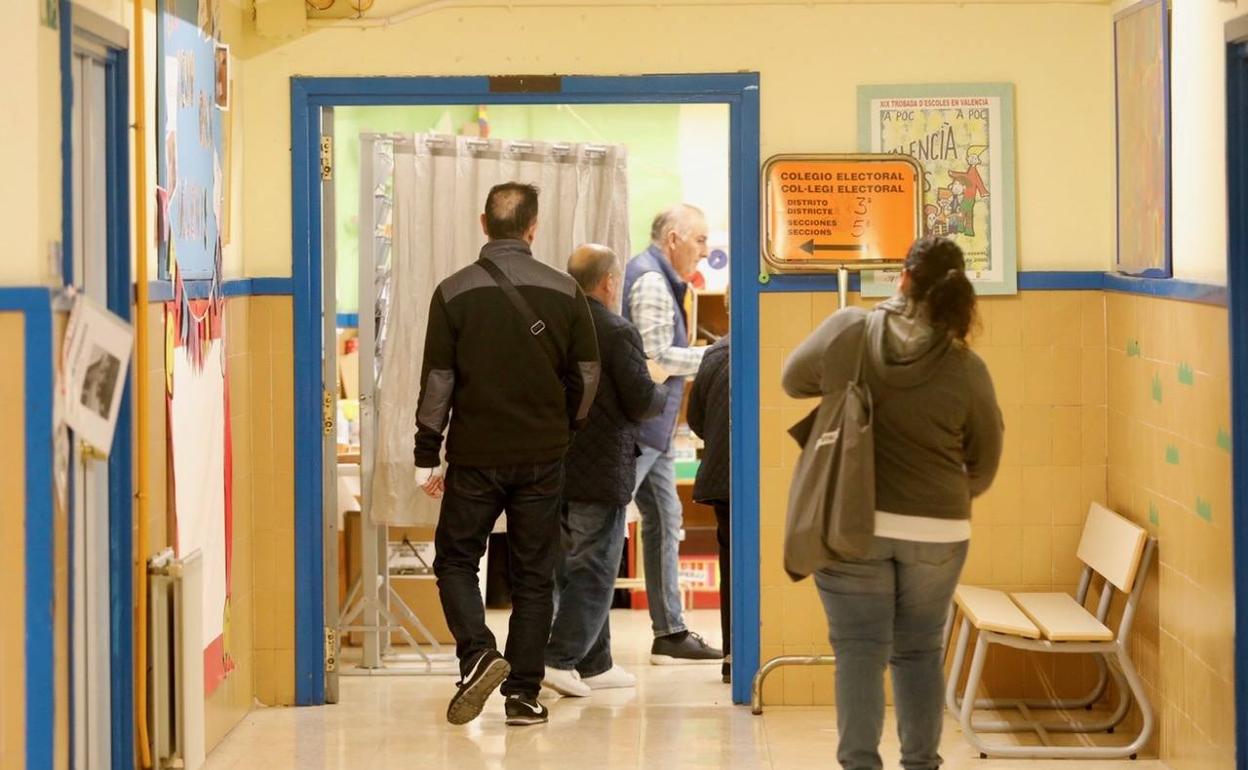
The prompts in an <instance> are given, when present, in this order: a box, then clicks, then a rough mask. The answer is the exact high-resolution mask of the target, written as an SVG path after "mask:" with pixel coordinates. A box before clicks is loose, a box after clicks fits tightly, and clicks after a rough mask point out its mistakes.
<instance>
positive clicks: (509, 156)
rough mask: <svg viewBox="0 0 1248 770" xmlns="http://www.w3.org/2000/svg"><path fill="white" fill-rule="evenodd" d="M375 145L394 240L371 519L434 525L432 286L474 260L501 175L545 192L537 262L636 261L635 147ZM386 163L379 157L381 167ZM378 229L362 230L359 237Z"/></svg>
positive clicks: (382, 311) (408, 139)
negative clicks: (420, 451)
mask: <svg viewBox="0 0 1248 770" xmlns="http://www.w3.org/2000/svg"><path fill="white" fill-rule="evenodd" d="M378 153H381V154H383V156H384V154H386V153H392V158H393V194H392V200H393V221H392V237H393V248H392V249H391V251H390V253H389V258H388V261H389V264H388V270H385V269H384V268H383V269H382V270H381V271H380V273H379V280H378V284H379V285H378V286H377V289H378V291H377V296H378V298H379V300H382V301H379V302H378V303H377V306H378V315H379V318H378V321H379V327H380V329H379V334H378V335H377V339H378V343H377V350H376V356H377V357H378V359H379V365H378V367H377V390H376V394H375V403H376V414H377V430H376V432H375V434H374V435H375V436H376V446H375V455H374V457H375V462H374V465H373V469H374V470H373V479H372V487H371V492H372V495H371V506H370V507H371V516H372V518H373V521H375V522H377V523H378V524H387V525H390V526H428V525H432V524H434V523H436V521H437V515H438V505H437V502H436V501H431V500H429V499H428V498H427V497H425V496H424V495H423V494H421V493H420V490H419V488H418V487H417V486H416V483H415V479H414V474H413V461H412V450H413V442H414V435H415V425H416V419H415V415H416V403H417V400H418V398H419V395H420V387H421V382H420V373H421V361H422V357H423V352H424V347H425V326H426V320H427V319H426V315H427V313H428V310H429V302H430V299H431V298H432V296H433V291H434V289H435V288H436V287H437V285H438V283H439V282H440V281H442V280H443V279H445V278H447V277H449V276H450V275H451V274H452V273H454V272H456V271H457V270H460V269H461V268H463V267H466V266H467V265H469V264H471V263H473V262H475V261H476V259H477V257H478V253H479V251H480V249H481V247H482V246H483V245H484V243H485V235H484V233H482V230H481V223H480V215H481V212H482V210H483V208H484V204H485V198H486V195H487V194H488V193H489V190H490V188H491V187H492V186H494V185H496V184H500V183H502V182H510V181H517V182H524V183H528V184H534V185H537V187H538V188H539V189H540V191H541V192H540V198H539V214H538V227H537V239H536V241H535V242H534V243H533V256H534V257H535V258H536V259H538V260H539V261H541V262H544V263H546V264H548V265H550V266H552V267H555V268H557V269H559V270H563V269H565V267H566V266H567V259H568V256H569V255H570V254H571V253H572V249H573V248H574V247H576V246H577V245H578V244H581V243H586V242H593V243H601V244H604V245H606V246H609V247H610V248H611V249H613V250H614V251H615V253H616V254H619V255H620V258H621V260H625V259H627V258H628V257H629V255H630V254H631V249H630V244H629V235H628V171H627V150H626V148H625V147H624V146H623V145H616V146H594V145H586V144H559V143H546V142H512V141H505V140H483V139H478V138H469V137H449V136H434V135H427V134H417V135H413V136H404V137H401V138H397V139H395V140H393V144H392V145H391V146H389V147H387V146H385V145H383V144H381V143H377V144H376V145H374V154H375V155H376V154H378ZM367 162H368V161H367V160H365V163H367ZM363 165H365V164H364V163H362V164H361V166H363ZM387 165H388V163H387V160H386V159H381V160H379V159H376V158H374V168H385V167H386V166H387ZM364 216H365V214H364V212H361V219H363V218H364ZM383 228H384V225H383ZM372 235H373V234H372V233H369V232H367V231H366V230H364V229H363V228H362V229H361V237H372Z"/></svg>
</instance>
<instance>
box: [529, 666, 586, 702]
mask: <svg viewBox="0 0 1248 770" xmlns="http://www.w3.org/2000/svg"><path fill="white" fill-rule="evenodd" d="M542 684H543V685H544V686H546V687H549V688H550V689H552V690H554V691H555V692H557V693H559V694H560V695H566V696H568V697H570V698H585V697H587V696H588V695H589V694H590V693H591V692H593V691H592V690H590V689H589V685H587V684H585V683H584V682H582V681H581V676H580V674H578V673H576V672H575V671H565V670H563V669H561V668H551V667H550V666H547V667H546V676H545V678H543V679H542Z"/></svg>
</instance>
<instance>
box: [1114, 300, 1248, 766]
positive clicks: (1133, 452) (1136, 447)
mask: <svg viewBox="0 0 1248 770" xmlns="http://www.w3.org/2000/svg"><path fill="white" fill-rule="evenodd" d="M1106 304H1107V307H1108V319H1109V327H1108V328H1109V338H1108V344H1109V352H1108V361H1109V365H1108V372H1109V377H1108V383H1109V390H1108V394H1109V433H1108V437H1109V503H1110V505H1111V507H1113V508H1114V509H1115V510H1117V511H1118V512H1120V513H1122V514H1124V515H1126V516H1128V517H1130V518H1131V519H1132V520H1134V521H1136V522H1137V523H1139V524H1140V525H1142V526H1145V527H1147V528H1148V529H1149V530H1150V532H1152V533H1153V534H1154V535H1155V536H1156V537H1157V538H1158V543H1159V545H1158V555H1159V563H1158V564H1155V565H1154V567H1153V569H1152V571H1151V574H1149V576H1148V580H1149V583H1148V589H1147V591H1148V592H1147V594H1146V596H1145V601H1144V602H1143V603H1142V606H1141V612H1140V616H1139V619H1138V620H1137V631H1136V633H1135V634H1134V635H1133V636H1134V639H1133V640H1132V653H1133V655H1134V657H1135V660H1136V661H1137V663H1138V664H1139V667H1140V673H1141V675H1142V676H1143V677H1144V679H1145V680H1146V682H1147V684H1148V689H1149V692H1150V699H1151V701H1152V703H1153V705H1154V707H1155V708H1156V710H1157V712H1158V718H1159V719H1158V721H1159V725H1160V730H1159V733H1160V734H1159V748H1160V753H1161V756H1162V758H1163V759H1165V760H1167V761H1168V762H1169V763H1170V765H1171V766H1172V767H1175V768H1177V769H1178V770H1189V769H1190V770H1198V769H1199V770H1204V769H1205V768H1210V769H1212V768H1222V767H1232V766H1233V765H1234V760H1235V733H1234V714H1235V700H1234V692H1233V682H1234V676H1235V672H1234V665H1233V661H1234V638H1235V634H1234V631H1235V629H1234V623H1235V614H1234V612H1235V611H1234V582H1233V554H1232V531H1231V527H1232V510H1231V455H1230V445H1229V436H1230V430H1231V424H1230V415H1231V403H1230V370H1229V368H1230V348H1229V344H1228V338H1227V314H1226V310H1225V308H1221V307H1214V306H1209V305H1200V304H1195V303H1188V302H1177V301H1173V300H1165V299H1158V298H1151V297H1141V296H1134V295H1125V294H1112V293H1111V294H1108V295H1107V298H1106Z"/></svg>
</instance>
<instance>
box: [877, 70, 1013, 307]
mask: <svg viewBox="0 0 1248 770" xmlns="http://www.w3.org/2000/svg"><path fill="white" fill-rule="evenodd" d="M858 144H859V149H861V150H862V151H865V152H873V153H898V154H902V155H909V156H911V157H913V158H914V159H915V160H917V161H918V162H919V164H920V165H921V166H922V167H923V176H924V179H923V218H922V223H921V224H922V232H923V234H924V235H941V236H945V237H947V238H952V239H953V240H954V241H956V242H957V244H958V245H959V246H961V247H962V251H963V252H964V253H965V254H966V272H967V276H968V277H969V278H970V279H971V281H972V282H973V283H974V284H975V289H976V291H977V292H979V293H980V294H1013V293H1015V292H1016V291H1017V290H1018V275H1017V273H1018V252H1017V243H1016V239H1015V231H1014V213H1015V212H1014V88H1013V86H1012V85H1010V84H1008V83H988V84H965V85H959V84H945V85H913V86H907V85H881V86H859V88H858ZM899 277H900V274H899V273H898V272H897V271H883V270H877V271H871V272H867V273H865V274H864V275H863V280H862V293H863V296H868V297H883V296H888V295H890V294H893V293H894V292H895V291H896V283H897V280H898V279H899Z"/></svg>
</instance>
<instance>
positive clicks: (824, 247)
mask: <svg viewBox="0 0 1248 770" xmlns="http://www.w3.org/2000/svg"><path fill="white" fill-rule="evenodd" d="M798 248H799V249H801V250H802V251H804V252H806V253H807V254H810V255H811V256H814V253H815V252H816V251H866V247H864V246H862V245H859V244H852V243H815V239H814V238H811V239H810V240H809V241H806V242H805V243H803V244H802V245H801V246H798Z"/></svg>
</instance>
